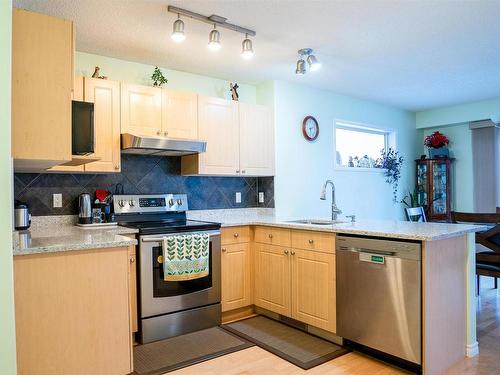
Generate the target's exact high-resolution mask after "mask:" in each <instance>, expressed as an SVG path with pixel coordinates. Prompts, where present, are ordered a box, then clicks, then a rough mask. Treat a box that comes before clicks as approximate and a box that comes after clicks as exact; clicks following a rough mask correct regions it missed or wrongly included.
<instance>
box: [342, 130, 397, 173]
mask: <svg viewBox="0 0 500 375" xmlns="http://www.w3.org/2000/svg"><path fill="white" fill-rule="evenodd" d="M390 135H391V133H390V132H388V131H385V130H381V129H374V128H369V127H365V126H361V125H358V124H353V123H348V122H340V121H336V123H335V151H336V162H335V164H336V166H337V167H349V168H376V160H377V159H378V158H379V157H380V151H381V150H383V149H387V148H388V147H389V138H390Z"/></svg>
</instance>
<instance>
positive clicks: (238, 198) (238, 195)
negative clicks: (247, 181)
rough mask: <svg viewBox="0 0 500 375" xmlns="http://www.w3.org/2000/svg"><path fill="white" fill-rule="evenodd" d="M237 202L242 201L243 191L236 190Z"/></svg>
mask: <svg viewBox="0 0 500 375" xmlns="http://www.w3.org/2000/svg"><path fill="white" fill-rule="evenodd" d="M236 203H241V192H239V191H237V192H236Z"/></svg>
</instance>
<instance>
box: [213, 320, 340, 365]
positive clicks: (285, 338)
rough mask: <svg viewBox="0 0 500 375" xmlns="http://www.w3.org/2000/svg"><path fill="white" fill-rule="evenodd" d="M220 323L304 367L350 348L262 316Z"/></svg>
mask: <svg viewBox="0 0 500 375" xmlns="http://www.w3.org/2000/svg"><path fill="white" fill-rule="evenodd" d="M222 327H223V328H224V329H226V330H228V331H229V332H232V333H234V334H236V335H238V336H240V337H242V338H244V339H246V340H248V341H251V342H253V343H254V344H256V345H257V346H259V347H261V348H262V349H265V350H267V351H269V352H271V353H273V354H276V355H277V356H279V357H281V358H283V359H284V360H286V361H288V362H291V363H293V364H294V365H296V366H299V367H301V368H303V369H305V370H308V369H310V368H312V367H314V366H318V365H320V364H322V363H325V362H327V361H329V360H331V359H333V358H337V357H340V356H341V355H344V354H346V353H348V352H349V350H348V349H345V348H343V347H342V346H340V345H337V344H334V343H331V342H330V341H327V340H324V339H322V338H319V337H317V336H313V335H311V334H309V333H307V332H304V331H301V330H299V329H296V328H293V327H290V326H287V325H285V324H283V323H280V322H277V321H275V320H272V319H269V318H266V317H264V316H257V317H253V318H248V319H245V320H240V321H238V322H234V323H229V324H225V325H223V326H222Z"/></svg>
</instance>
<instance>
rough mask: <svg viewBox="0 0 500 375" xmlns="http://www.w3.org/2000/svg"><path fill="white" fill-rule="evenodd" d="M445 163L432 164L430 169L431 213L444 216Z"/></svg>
mask: <svg viewBox="0 0 500 375" xmlns="http://www.w3.org/2000/svg"><path fill="white" fill-rule="evenodd" d="M447 169H448V168H447V165H446V162H439V161H437V162H433V167H432V212H433V213H434V214H436V215H446V214H448V212H447V207H446V206H447V205H446V203H447V198H448V197H447V185H448V180H447V178H448V173H447Z"/></svg>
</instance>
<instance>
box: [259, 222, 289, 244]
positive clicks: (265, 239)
mask: <svg viewBox="0 0 500 375" xmlns="http://www.w3.org/2000/svg"><path fill="white" fill-rule="evenodd" d="M255 242H260V243H267V244H270V245H279V246H290V244H291V242H290V230H289V229H282V228H274V227H257V228H255Z"/></svg>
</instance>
